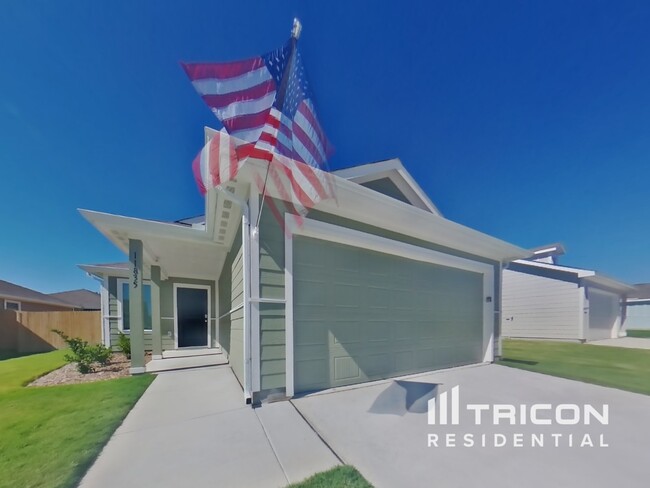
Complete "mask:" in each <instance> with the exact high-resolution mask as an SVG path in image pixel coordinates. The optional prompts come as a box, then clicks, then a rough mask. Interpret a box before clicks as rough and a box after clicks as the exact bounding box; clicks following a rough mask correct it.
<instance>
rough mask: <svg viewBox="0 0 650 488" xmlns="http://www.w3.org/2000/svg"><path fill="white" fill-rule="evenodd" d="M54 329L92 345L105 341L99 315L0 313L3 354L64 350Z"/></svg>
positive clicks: (92, 312) (89, 313)
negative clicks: (4, 352) (9, 352)
mask: <svg viewBox="0 0 650 488" xmlns="http://www.w3.org/2000/svg"><path fill="white" fill-rule="evenodd" d="M52 329H57V330H60V331H63V332H64V333H66V334H67V335H68V336H70V337H81V338H82V339H84V340H86V341H88V342H89V343H91V344H99V343H100V342H101V341H102V321H101V312H99V311H78V312H77V311H65V312H16V311H14V310H0V350H4V351H14V352H19V353H28V352H45V351H52V350H54V349H61V348H63V347H65V343H64V342H63V341H62V340H61V338H60V337H59V336H58V335H57V334H55V333H54V332H52Z"/></svg>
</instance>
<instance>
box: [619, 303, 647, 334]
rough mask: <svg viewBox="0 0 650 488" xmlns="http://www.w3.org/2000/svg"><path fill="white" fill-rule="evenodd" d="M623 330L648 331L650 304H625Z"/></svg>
mask: <svg viewBox="0 0 650 488" xmlns="http://www.w3.org/2000/svg"><path fill="white" fill-rule="evenodd" d="M625 328H626V329H650V302H648V303H628V304H627V314H626V317H625Z"/></svg>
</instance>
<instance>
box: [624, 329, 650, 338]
mask: <svg viewBox="0 0 650 488" xmlns="http://www.w3.org/2000/svg"><path fill="white" fill-rule="evenodd" d="M627 336H628V337H644V338H650V329H632V330H628V331H627Z"/></svg>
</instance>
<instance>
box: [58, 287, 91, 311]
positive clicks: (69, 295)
mask: <svg viewBox="0 0 650 488" xmlns="http://www.w3.org/2000/svg"><path fill="white" fill-rule="evenodd" d="M49 296H51V297H54V298H56V299H57V300H61V301H64V302H66V303H69V304H70V305H74V306H75V308H81V309H83V310H100V309H101V298H100V296H99V293H97V292H94V291H90V290H86V289H79V290H69V291H60V292H58V293H50V294H49Z"/></svg>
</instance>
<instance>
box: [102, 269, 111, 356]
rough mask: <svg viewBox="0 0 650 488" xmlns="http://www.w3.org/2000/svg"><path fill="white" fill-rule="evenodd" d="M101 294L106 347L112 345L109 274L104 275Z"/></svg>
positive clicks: (103, 338) (103, 333)
mask: <svg viewBox="0 0 650 488" xmlns="http://www.w3.org/2000/svg"><path fill="white" fill-rule="evenodd" d="M99 296H100V300H101V309H102V343H103V344H104V345H105V346H106V347H111V318H110V310H109V305H108V302H109V299H108V275H104V276H103V277H102V284H101V287H100V294H99Z"/></svg>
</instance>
